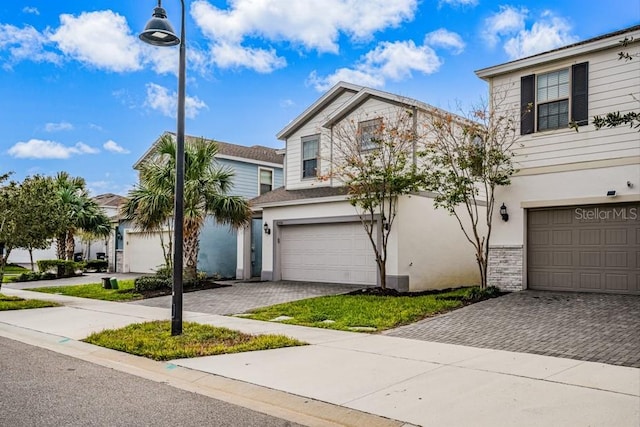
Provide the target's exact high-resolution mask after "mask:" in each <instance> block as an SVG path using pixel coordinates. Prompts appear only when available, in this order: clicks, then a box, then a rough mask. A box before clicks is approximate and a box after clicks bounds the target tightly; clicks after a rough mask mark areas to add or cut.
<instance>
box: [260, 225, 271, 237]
mask: <svg viewBox="0 0 640 427" xmlns="http://www.w3.org/2000/svg"><path fill="white" fill-rule="evenodd" d="M262 228H264V234H271V229H270V228H269V224H268V223H266V222H265V223H264V227H262Z"/></svg>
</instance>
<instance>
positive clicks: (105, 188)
mask: <svg viewBox="0 0 640 427" xmlns="http://www.w3.org/2000/svg"><path fill="white" fill-rule="evenodd" d="M156 5H157V2H156V0H135V1H131V0H110V1H105V0H92V1H79V0H56V1H51V0H20V1H16V0H11V1H2V2H0V135H1V137H0V174H2V173H4V172H8V171H12V172H14V174H13V179H15V180H18V181H21V180H22V179H24V178H25V177H26V176H29V175H34V174H41V175H55V174H56V173H57V172H59V171H67V172H69V173H70V174H71V175H72V176H80V177H83V178H84V179H85V180H86V182H87V187H88V188H89V190H90V191H91V193H92V194H93V195H98V194H103V193H116V194H121V195H126V194H127V191H128V190H130V189H131V188H132V186H133V185H134V184H135V183H136V180H137V175H136V173H135V171H134V170H133V168H132V165H133V164H134V163H135V162H136V161H137V160H138V159H139V158H140V157H141V156H142V155H143V154H144V152H145V151H146V150H147V149H148V148H149V146H150V145H151V144H152V143H153V142H154V141H155V140H156V139H157V138H158V137H159V136H160V135H161V134H162V133H163V132H164V131H175V129H176V97H177V95H176V91H177V69H178V48H177V47H173V48H166V47H164V48H159V47H153V46H149V45H146V44H144V43H143V42H141V41H140V40H139V39H138V34H139V33H140V32H141V31H142V30H143V29H144V26H145V24H146V23H147V21H148V20H149V18H151V14H152V12H153V8H154V7H155V6H156ZM185 5H186V49H187V83H186V84H187V101H186V117H187V119H186V133H187V134H188V135H194V136H203V137H206V138H211V139H217V140H220V141H225V142H230V143H234V144H240V145H246V146H252V145H264V146H268V147H273V148H282V147H283V146H284V143H283V142H282V141H279V140H277V138H276V134H277V133H278V132H279V131H280V130H281V129H282V128H284V127H285V126H286V125H287V124H288V123H289V122H290V121H292V120H294V119H295V118H296V117H297V116H298V115H299V114H300V113H301V112H303V111H304V110H305V109H306V108H307V107H308V106H309V105H311V104H312V103H313V102H315V101H316V100H317V99H318V98H319V97H320V96H322V94H323V93H324V92H325V91H326V90H328V89H329V88H331V87H332V86H333V85H334V84H336V83H337V82H339V81H341V80H342V81H347V82H350V83H354V84H359V85H363V86H368V87H372V88H376V89H380V90H384V91H388V92H392V93H395V94H398V95H402V96H406V97H411V98H414V99H417V100H420V101H423V102H426V103H428V104H431V105H434V106H436V107H440V108H444V109H448V110H450V111H453V112H457V110H458V107H461V108H462V110H466V109H469V108H470V107H471V106H472V105H474V104H477V103H478V102H480V101H481V100H482V99H483V98H486V94H487V90H488V88H487V85H486V83H485V82H483V81H482V80H480V79H479V78H478V77H477V76H476V75H475V74H474V71H475V70H478V69H481V68H485V67H489V66H493V65H498V64H501V63H504V62H508V61H511V60H514V59H518V58H522V57H526V56H530V55H533V54H535V53H539V52H543V51H547V50H551V49H554V48H556V47H560V46H564V45H567V44H571V43H574V42H577V41H580V40H585V39H588V38H591V37H595V36H598V35H601V34H606V33H609V32H612V31H616V30H619V29H623V28H626V27H630V26H632V25H637V24H639V23H640V2H637V1H631V2H630V1H628V0H608V1H597V0H562V1H557V0H537V1H516V0H503V1H495V0H228V1H222V0H193V1H189V0H185ZM163 7H164V8H165V9H166V11H167V15H168V18H169V20H170V21H171V22H172V24H173V26H174V28H175V30H176V33H178V32H179V31H180V12H181V6H180V1H178V0H164V1H163Z"/></svg>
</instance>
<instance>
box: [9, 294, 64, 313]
mask: <svg viewBox="0 0 640 427" xmlns="http://www.w3.org/2000/svg"><path fill="white" fill-rule="evenodd" d="M59 306H60V304H56V303H55V302H49V301H40V300H37V299H23V298H20V297H12V296H8V295H3V294H0V311H6V310H24V309H28V308H43V307H59Z"/></svg>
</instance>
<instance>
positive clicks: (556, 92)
mask: <svg viewBox="0 0 640 427" xmlns="http://www.w3.org/2000/svg"><path fill="white" fill-rule="evenodd" d="M588 65H589V64H588V63H587V62H583V63H581V64H576V65H573V66H572V67H571V68H564V69H560V70H556V71H552V72H549V73H544V74H539V75H537V76H536V75H535V74H531V75H528V76H524V77H522V79H521V84H520V87H521V92H520V106H521V109H522V121H521V123H520V133H521V134H522V135H526V134H529V133H533V132H534V129H536V131H538V132H539V131H545V130H550V129H562V128H567V127H568V125H569V122H571V121H574V122H576V123H577V124H578V126H583V125H586V124H587V122H588V120H587V119H588V106H587V92H588Z"/></svg>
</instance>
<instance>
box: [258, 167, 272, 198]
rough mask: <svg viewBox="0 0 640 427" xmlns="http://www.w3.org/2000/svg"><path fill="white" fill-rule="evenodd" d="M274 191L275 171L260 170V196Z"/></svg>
mask: <svg viewBox="0 0 640 427" xmlns="http://www.w3.org/2000/svg"><path fill="white" fill-rule="evenodd" d="M271 190H273V170H271V169H262V168H261V169H260V194H264V193H268V192H269V191H271Z"/></svg>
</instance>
